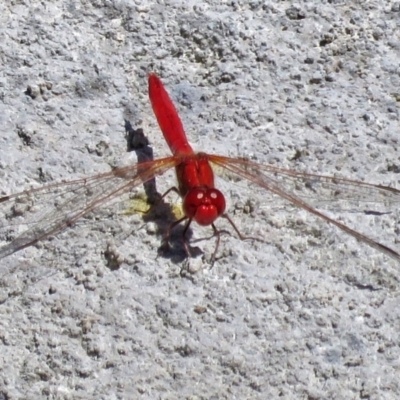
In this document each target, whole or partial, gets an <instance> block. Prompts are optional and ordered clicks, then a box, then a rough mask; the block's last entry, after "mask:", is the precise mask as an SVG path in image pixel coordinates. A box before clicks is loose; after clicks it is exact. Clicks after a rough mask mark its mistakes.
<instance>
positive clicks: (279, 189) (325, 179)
mask: <svg viewBox="0 0 400 400" xmlns="http://www.w3.org/2000/svg"><path fill="white" fill-rule="evenodd" d="M207 157H208V158H209V160H210V161H211V162H212V163H214V164H216V165H218V167H221V168H224V169H226V170H228V171H230V172H233V173H234V174H237V175H239V176H241V177H243V178H246V179H248V180H249V181H251V182H253V183H255V184H257V185H258V186H260V187H262V188H264V189H266V190H268V191H270V192H271V193H274V194H275V195H278V196H280V197H282V198H283V199H285V200H287V201H289V202H290V203H292V204H293V205H295V206H297V207H300V208H303V209H304V210H306V211H308V212H310V213H311V214H314V215H316V216H318V217H320V218H322V219H323V220H325V221H327V222H329V223H330V224H332V225H335V226H336V227H338V228H339V229H341V230H343V231H345V232H346V233H348V234H349V235H351V236H353V237H355V238H356V239H357V240H359V241H361V242H364V243H366V244H368V245H369V246H371V247H373V248H375V249H377V250H379V251H381V252H383V253H385V254H387V255H389V256H390V257H392V258H394V259H395V260H397V261H400V254H399V253H398V252H396V251H394V250H392V249H391V248H389V247H387V246H384V245H382V244H380V243H378V242H376V241H375V240H373V239H371V238H369V237H367V236H365V235H363V234H361V233H360V232H357V231H355V230H353V229H351V228H349V227H348V226H347V225H345V224H343V223H341V222H339V221H336V220H334V219H332V218H330V217H328V216H327V215H325V214H324V213H322V212H320V211H319V210H317V209H316V208H315V207H316V206H321V205H322V206H323V205H325V206H326V205H329V204H330V205H332V204H339V203H340V202H343V203H345V204H346V205H351V204H353V205H355V206H359V205H360V203H362V204H368V206H372V205H374V206H375V205H377V206H378V207H379V206H381V208H380V210H379V211H383V210H386V211H387V210H390V209H393V207H398V205H399V203H400V191H399V190H397V189H394V188H391V187H387V186H381V185H374V184H370V183H365V182H360V181H354V180H350V179H341V178H336V177H330V176H324V175H317V174H307V173H303V172H297V171H292V170H288V169H283V168H278V167H274V166H271V165H263V164H257V163H254V162H251V161H246V160H240V159H234V158H229V157H222V156H215V155H207Z"/></svg>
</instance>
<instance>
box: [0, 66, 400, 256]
mask: <svg viewBox="0 0 400 400" xmlns="http://www.w3.org/2000/svg"><path fill="white" fill-rule="evenodd" d="M148 81H149V96H150V101H151V104H152V107H153V111H154V114H155V115H156V118H157V121H158V124H159V126H160V128H161V130H162V132H163V135H164V138H165V140H166V141H167V143H168V146H169V147H170V149H171V151H172V153H173V155H172V156H170V157H166V158H162V159H158V160H153V161H149V162H143V163H139V164H136V165H131V166H127V167H121V168H116V169H114V170H112V171H110V172H107V173H103V174H98V175H95V176H91V177H88V178H84V179H77V180H71V181H68V182H62V183H56V184H51V185H47V186H43V187H40V188H36V189H31V190H27V191H24V192H21V193H17V194H12V195H9V196H4V197H1V198H0V203H8V202H17V201H21V199H22V200H23V199H24V198H30V197H32V196H35V195H41V194H44V193H51V194H53V193H57V192H60V191H61V192H63V193H64V196H65V197H63V200H62V201H61V202H60V203H59V204H58V205H57V207H56V208H55V209H54V210H51V211H49V212H48V213H47V214H45V215H44V216H42V217H41V218H40V220H38V221H36V222H35V223H34V224H33V226H32V227H31V228H29V229H28V230H26V231H25V232H23V233H22V234H21V235H20V236H18V237H16V238H15V239H13V240H12V241H11V242H9V243H8V244H6V245H4V246H3V247H1V248H0V258H2V257H6V256H8V255H10V254H12V253H15V252H16V251H19V250H21V249H24V248H26V247H28V246H32V245H34V244H36V243H37V242H39V241H41V240H43V239H45V238H48V237H49V236H53V235H55V234H57V233H59V232H60V231H62V230H64V229H66V228H67V227H70V226H71V225H73V224H74V223H75V222H76V221H77V220H79V219H80V218H82V217H83V216H85V215H87V214H88V213H90V212H92V211H93V210H95V209H97V208H98V207H100V206H103V205H104V204H106V203H107V202H109V201H111V200H113V199H115V198H117V197H119V196H121V195H122V194H124V193H128V192H130V191H131V190H132V189H133V188H134V187H136V186H138V185H140V184H141V183H144V182H146V181H148V180H150V179H152V178H153V177H155V176H156V175H161V174H163V173H165V172H166V171H167V170H169V169H170V168H173V167H175V170H176V175H177V179H178V184H179V189H175V190H176V191H178V192H179V194H180V196H181V197H182V199H183V211H184V217H183V218H182V219H180V220H178V221H176V222H174V223H173V224H172V225H171V227H170V229H172V228H173V227H174V226H176V225H177V224H179V223H181V222H183V221H186V226H185V228H184V231H183V243H184V246H185V249H186V253H187V254H188V256H190V252H189V249H188V244H187V241H186V239H185V234H186V233H187V230H188V228H189V226H190V224H191V223H192V221H195V222H197V223H198V224H199V225H211V226H212V228H213V230H214V233H215V234H216V236H217V243H216V248H215V251H214V255H213V260H214V257H215V253H216V251H217V248H218V244H219V237H220V232H219V231H218V230H217V228H216V227H215V225H214V222H215V220H216V219H217V218H218V217H224V218H226V219H227V220H228V221H229V222H230V224H231V225H232V226H233V228H234V230H235V231H236V232H237V234H238V235H239V237H240V238H241V239H243V238H244V237H243V236H242V235H241V234H240V232H239V231H238V229H237V228H236V227H235V225H234V223H233V222H232V220H231V219H230V218H229V216H228V215H227V214H225V198H224V195H223V194H222V193H221V192H220V191H219V190H218V189H216V188H215V187H214V174H213V170H212V168H211V165H212V164H214V165H216V166H218V167H221V168H223V169H226V170H228V171H230V172H231V173H234V174H237V175H239V176H240V177H242V178H246V179H248V180H249V181H251V182H253V183H255V184H257V185H259V186H260V187H262V188H264V189H266V190H268V191H269V192H272V193H273V194H275V195H277V196H280V197H282V198H283V199H285V200H287V201H288V202H290V203H292V204H294V205H295V206H297V207H299V208H303V209H304V210H306V211H308V212H309V213H311V214H314V215H316V216H317V217H319V218H322V219H323V220H325V221H326V222H328V223H329V224H332V225H334V226H336V227H337V228H339V229H341V230H342V231H344V232H346V233H348V234H349V235H351V236H353V237H354V238H356V239H357V240H358V241H360V242H363V243H365V244H367V245H369V246H371V247H373V248H374V249H376V250H378V251H380V252H382V253H385V254H386V255H388V256H390V257H392V258H394V259H395V260H397V261H400V254H399V253H398V252H397V251H395V250H392V249H391V248H389V247H387V246H385V245H383V244H380V243H378V242H377V241H375V240H374V239H371V238H369V237H367V236H365V235H363V234H362V233H360V232H357V231H356V230H354V229H351V228H349V227H348V226H347V225H345V224H344V223H342V222H339V221H337V220H335V219H333V218H331V217H329V216H328V215H326V214H324V213H322V212H321V211H319V210H317V209H316V208H314V207H313V206H311V205H310V203H308V202H307V201H306V200H304V199H305V198H307V196H308V197H309V196H310V195H311V196H312V197H317V198H318V196H320V195H321V193H322V195H323V194H324V193H325V194H327V195H328V199H329V200H330V201H339V202H340V201H359V202H363V201H367V202H371V201H372V202H378V203H382V204H387V203H398V202H399V200H400V191H399V190H397V189H394V188H391V187H387V186H381V185H374V184H370V183H365V182H359V181H355V180H350V179H340V178H336V177H330V176H324V175H317V174H308V173H304V172H297V171H293V170H290V169H283V168H278V167H275V166H271V165H262V164H258V163H255V162H251V161H247V160H244V159H239V158H230V157H223V156H219V155H213V154H207V153H202V152H199V153H195V152H194V151H193V149H192V147H191V146H190V144H189V142H188V140H187V138H186V134H185V131H184V129H183V125H182V122H181V120H180V118H179V115H178V113H177V111H176V109H175V106H174V104H173V103H172V101H171V99H170V97H169V95H168V93H167V91H166V90H165V88H164V86H163V84H162V82H161V80H160V79H159V78H158V77H157V76H156V75H155V74H154V73H151V74H149V77H148ZM169 231H170V230H169Z"/></svg>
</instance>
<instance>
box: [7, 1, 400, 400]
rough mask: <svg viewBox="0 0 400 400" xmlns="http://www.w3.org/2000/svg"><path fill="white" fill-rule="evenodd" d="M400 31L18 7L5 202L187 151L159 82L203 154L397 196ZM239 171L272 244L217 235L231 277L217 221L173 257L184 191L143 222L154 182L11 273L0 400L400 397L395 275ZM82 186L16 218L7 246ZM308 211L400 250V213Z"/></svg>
mask: <svg viewBox="0 0 400 400" xmlns="http://www.w3.org/2000/svg"><path fill="white" fill-rule="evenodd" d="M399 23H400V3H399V2H395V1H383V0H381V1H379V0H376V1H351V2H343V1H321V2H317V1H311V2H302V1H300V2H297V3H295V2H292V1H277V0H276V1H248V2H246V1H231V2H224V1H217V2H209V1H190V2H186V1H169V2H164V1H159V2H146V1H144V2H141V1H134V0H126V1H123V0H121V1H117V0H115V1H114V0H111V1H106V0H91V1H82V0H80V1H79V0H76V1H72V0H70V1H52V2H37V1H12V2H9V1H6V2H2V3H1V4H0V38H1V40H0V55H1V65H0V96H1V101H0V126H1V133H0V181H1V189H0V190H1V195H6V194H10V193H14V192H19V191H22V190H26V189H29V188H32V187H38V186H41V185H46V184H52V183H55V182H60V181H62V180H72V179H80V178H82V177H85V176H91V175H95V174H100V173H107V172H109V171H110V170H111V169H112V168H114V167H116V166H121V165H128V164H132V165H134V164H135V163H136V162H137V161H138V160H139V161H140V160H143V159H149V158H155V159H157V158H161V157H164V156H168V155H170V152H169V149H168V148H167V146H166V144H165V141H164V139H163V137H162V135H161V132H160V129H159V128H158V126H157V123H156V120H155V117H154V115H153V113H152V110H151V107H150V103H149V99H148V93H147V73H148V72H150V71H154V72H156V73H157V74H159V76H160V77H161V78H162V80H163V82H164V84H165V86H166V87H167V89H168V91H169V93H170V94H171V97H172V98H173V100H174V102H175V104H176V106H177V108H178V110H179V113H180V115H181V118H182V120H183V123H184V126H185V128H186V132H187V134H188V137H189V140H190V142H191V143H192V145H193V147H194V148H195V149H196V150H202V151H207V152H209V153H215V154H222V155H226V156H231V157H238V158H247V159H249V160H252V161H256V162H258V163H261V164H270V165H273V166H277V167H283V168H291V169H295V170H297V171H304V172H309V173H317V174H318V173H319V174H327V175H335V176H337V177H344V178H351V179H356V180H361V181H367V182H371V183H375V184H381V185H390V186H393V187H397V188H400V184H399V173H400V153H399V141H400V136H399V135H400V124H399V105H398V104H399V100H400V37H399V32H400V31H399ZM140 130H142V133H143V137H140V136H139V137H138V136H137V135H136V137H135V143H134V147H135V151H131V152H128V151H127V150H128V147H129V146H128V145H127V131H128V132H133V133H136V134H137V133H138V132H139V133H140ZM223 178H228V179H227V180H224V179H220V180H218V185H219V187H220V188H221V190H223V191H224V193H225V194H226V197H227V202H228V212H229V214H230V216H231V217H232V219H233V220H234V221H235V223H236V224H237V227H238V228H239V229H240V231H241V232H243V234H244V235H252V236H257V237H261V238H263V239H264V242H263V243H261V242H257V241H240V240H239V239H238V238H237V237H236V235H235V234H234V232H233V231H232V228H231V227H230V226H229V224H227V222H226V221H224V220H221V221H217V226H218V227H219V228H220V229H226V230H230V231H231V232H232V235H224V236H223V238H222V240H221V244H220V247H219V249H218V254H217V260H216V262H215V264H214V266H213V268H210V265H209V260H210V257H211V255H212V253H213V251H214V247H215V239H214V238H210V236H211V235H212V231H211V229H210V228H200V227H198V226H195V225H193V226H192V227H191V230H190V232H189V238H190V241H191V248H192V252H193V257H192V258H191V259H189V260H185V253H184V251H183V248H182V244H181V233H182V228H177V230H176V232H175V233H174V234H173V235H172V237H171V242H172V244H171V249H170V250H169V251H164V250H162V249H160V246H161V243H162V233H163V232H164V233H165V232H166V229H167V227H168V225H169V224H170V223H171V222H172V221H173V220H174V216H173V208H174V205H176V204H177V201H178V198H177V196H176V195H174V194H171V195H170V196H168V197H167V198H166V199H165V202H164V203H163V204H160V206H159V208H158V210H155V212H154V213H153V214H152V215H149V216H147V215H146V216H144V217H143V216H142V215H140V213H138V212H128V211H129V210H130V209H134V210H135V209H137V208H138V207H139V206H138V204H140V201H139V200H138V199H140V198H143V195H142V194H143V193H144V187H143V185H138V186H137V187H135V188H134V190H132V191H131V192H130V193H129V194H127V195H125V197H124V198H118V199H116V201H114V202H113V203H112V204H110V205H107V206H105V207H103V208H101V209H99V210H98V211H97V212H95V213H93V214H91V215H89V216H88V217H86V218H83V219H81V220H80V221H78V222H77V224H76V225H74V226H73V227H70V228H68V229H66V230H64V231H63V232H62V233H60V234H58V235H56V236H55V237H53V238H51V239H48V240H44V241H42V242H39V243H38V244H37V245H35V246H32V247H29V248H27V249H25V250H22V251H20V252H17V253H15V254H13V255H11V256H8V257H5V258H3V259H1V260H0V272H1V277H0V301H1V304H0V339H1V340H0V346H1V347H0V348H1V351H0V399H4V400H5V399H8V400H11V399H13V400H14V399H107V400H110V399H191V400H194V399H278V398H279V399H308V400H310V399H313V400H316V399H347V400H349V399H399V398H400V378H399V376H400V335H399V332H400V313H399V302H400V296H399V288H400V281H399V276H400V274H399V267H400V265H399V263H398V262H396V261H395V260H392V259H390V258H388V257H387V256H386V255H384V254H381V253H380V252H378V251H376V250H374V249H372V248H370V247H368V246H366V245H364V244H362V243H359V242H357V241H356V240H354V239H353V238H352V237H349V236H348V235H346V234H345V233H344V232H341V231H338V229H336V228H335V227H332V226H329V225H328V224H327V223H326V222H324V221H322V220H320V219H318V218H315V217H313V216H311V215H309V214H308V213H307V212H306V211H302V210H298V209H296V208H295V207H293V206H292V205H290V204H288V203H287V202H285V201H283V200H280V199H279V198H276V197H274V196H273V195H271V194H270V193H268V192H267V191H266V190H264V189H261V188H259V187H257V185H255V184H248V183H247V182H246V180H245V179H235V178H234V177H231V176H230V174H225V176H223ZM232 178H233V179H232ZM155 185H156V189H157V191H158V192H159V193H163V192H165V190H167V189H168V188H170V187H171V186H174V185H175V177H174V173H173V171H170V172H168V173H166V174H165V175H163V176H161V177H159V176H157V177H156V181H155ZM68 190H69V187H63V188H61V189H60V190H59V192H57V193H50V194H43V193H42V194H43V195H42V196H38V199H36V200H37V201H35V202H34V203H33V200H35V199H28V200H26V199H25V201H19V202H17V203H16V204H11V203H10V202H5V203H2V204H0V206H1V208H0V211H1V214H0V223H1V229H0V241H1V244H2V245H4V244H6V243H8V242H9V240H10V239H11V238H12V237H15V236H16V235H17V233H18V232H19V230H24V229H27V228H29V227H32V226H34V225H33V224H34V223H35V222H38V221H40V218H41V217H43V216H44V215H46V213H47V212H49V211H50V210H51V209H53V208H54V207H56V208H57V206H59V205H60V204H62V202H63V199H65V196H68V195H69V191H68ZM132 199H133V200H132ZM135 199H136V200H135ZM31 200H32V201H31ZM308 200H309V201H310V202H311V204H313V205H317V206H319V207H321V209H323V210H327V211H326V212H327V213H329V215H330V216H332V217H334V218H337V219H339V220H340V221H342V222H344V223H346V224H348V225H349V226H351V227H353V228H355V229H357V230H358V231H360V232H362V233H363V234H366V235H368V236H371V237H373V238H375V239H377V240H379V242H381V243H383V244H385V245H387V246H390V247H392V248H394V249H397V250H399V249H400V245H399V243H398V235H399V212H398V209H397V208H398V207H397V204H398V203H397V204H395V206H394V207H392V209H388V210H386V208H385V207H386V206H387V204H385V203H382V202H381V203H379V200H380V199H379V198H378V199H373V198H372V199H371V198H366V199H358V201H357V202H350V201H349V202H332V201H329V198H324V194H323V193H311V194H310V195H309V196H308ZM82 202H85V196H84V195H82ZM142 203H143V201H142ZM168 204H171V205H172V206H173V208H172V209H171V208H170V207H168ZM374 207H378V208H377V210H378V211H385V210H386V211H388V213H386V214H382V213H367V212H365V211H366V210H372V209H374V210H375V208H374ZM66 218H68V216H66ZM198 239H203V240H201V241H199V240H198Z"/></svg>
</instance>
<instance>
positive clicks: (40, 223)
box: [0, 157, 180, 258]
mask: <svg viewBox="0 0 400 400" xmlns="http://www.w3.org/2000/svg"><path fill="white" fill-rule="evenodd" d="M179 162H180V161H179V159H178V158H176V157H175V158H174V157H167V158H163V159H160V160H155V161H151V162H145V163H140V164H137V165H132V166H127V167H122V168H116V169H114V170H112V171H110V172H106V173H103V174H99V175H95V176H92V177H88V178H83V179H77V180H73V181H68V182H62V183H56V184H51V185H47V186H42V187H39V188H36V189H31V190H27V191H24V192H20V193H16V194H12V195H9V196H4V197H1V198H0V209H3V207H4V208H7V206H8V208H9V210H10V211H11V213H12V214H13V215H14V216H17V215H18V214H19V211H18V210H20V209H21V208H22V209H23V208H24V207H25V208H28V207H31V206H30V205H28V204H30V203H33V207H35V206H34V205H35V200H38V199H41V198H42V197H43V196H46V195H49V196H50V199H51V201H52V202H53V208H52V209H50V210H49V209H46V210H45V212H44V213H43V210H38V212H37V214H36V213H35V214H34V217H33V220H34V222H33V223H32V224H31V226H30V227H29V228H28V229H27V230H26V231H24V232H22V233H21V234H20V235H19V236H18V237H16V238H15V239H13V240H12V241H11V242H10V243H8V244H6V245H4V246H3V247H1V248H0V258H3V257H6V256H8V255H10V254H12V253H15V252H16V251H18V250H21V249H23V248H25V247H28V246H32V245H33V244H35V243H37V242H39V241H41V240H43V239H45V238H47V237H49V236H52V235H55V234H57V233H58V232H60V231H62V230H64V229H65V228H67V227H69V226H71V225H73V224H74V223H75V222H76V221H77V220H79V219H80V218H82V217H83V216H85V215H87V214H88V213H90V212H92V211H93V210H95V209H97V208H99V207H101V206H103V205H105V204H106V203H108V202H110V201H112V200H113V199H115V198H117V197H119V196H121V195H122V194H124V193H127V192H129V191H130V190H131V189H133V188H134V187H135V186H137V185H139V184H141V183H144V182H146V181H148V180H149V179H151V178H153V177H154V176H155V175H161V174H163V173H164V172H166V171H167V170H168V169H170V168H172V167H174V166H175V165H176V164H178V163H179ZM37 215H39V216H38V217H37ZM0 228H1V227H0Z"/></svg>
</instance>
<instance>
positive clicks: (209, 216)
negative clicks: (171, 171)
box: [183, 187, 226, 226]
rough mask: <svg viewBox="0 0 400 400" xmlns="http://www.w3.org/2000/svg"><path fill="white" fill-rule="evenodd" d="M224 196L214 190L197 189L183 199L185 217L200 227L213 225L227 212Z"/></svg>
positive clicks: (193, 189) (191, 190)
mask: <svg viewBox="0 0 400 400" xmlns="http://www.w3.org/2000/svg"><path fill="white" fill-rule="evenodd" d="M225 207H226V203H225V198H224V195H223V194H222V193H221V192H220V191H219V190H218V189H214V188H208V187H195V188H192V189H190V190H189V191H188V193H187V194H186V196H185V198H184V199H183V211H184V213H185V215H186V216H187V217H188V218H190V219H194V220H195V221H196V222H197V223H198V224H199V225H203V226H206V225H211V224H212V223H213V222H214V221H215V220H216V219H217V218H218V217H219V216H221V215H222V214H223V212H224V211H225Z"/></svg>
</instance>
